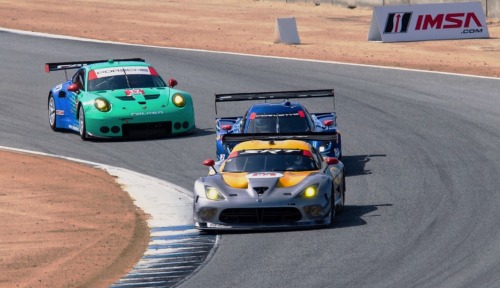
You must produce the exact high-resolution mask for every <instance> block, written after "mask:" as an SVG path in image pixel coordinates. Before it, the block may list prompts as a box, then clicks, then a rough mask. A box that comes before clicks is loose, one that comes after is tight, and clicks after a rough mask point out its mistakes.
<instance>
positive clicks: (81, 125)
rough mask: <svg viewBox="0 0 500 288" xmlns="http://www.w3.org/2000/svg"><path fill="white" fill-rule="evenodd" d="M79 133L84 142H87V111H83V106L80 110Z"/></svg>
mask: <svg viewBox="0 0 500 288" xmlns="http://www.w3.org/2000/svg"><path fill="white" fill-rule="evenodd" d="M78 124H79V127H78V132H79V134H80V137H81V138H82V140H83V141H85V140H87V139H88V137H87V129H86V127H85V111H83V106H82V105H80V108H78Z"/></svg>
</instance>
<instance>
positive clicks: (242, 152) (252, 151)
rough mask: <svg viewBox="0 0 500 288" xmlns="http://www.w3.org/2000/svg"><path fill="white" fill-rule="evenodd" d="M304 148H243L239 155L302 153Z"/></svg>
mask: <svg viewBox="0 0 500 288" xmlns="http://www.w3.org/2000/svg"><path fill="white" fill-rule="evenodd" d="M302 153H303V152H302V150H295V149H294V150H283V149H269V150H264V149H263V150H243V151H239V155H247V154H297V155H302Z"/></svg>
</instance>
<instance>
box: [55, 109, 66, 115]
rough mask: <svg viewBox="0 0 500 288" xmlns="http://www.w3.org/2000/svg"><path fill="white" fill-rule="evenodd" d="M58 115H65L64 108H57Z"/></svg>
mask: <svg viewBox="0 0 500 288" xmlns="http://www.w3.org/2000/svg"><path fill="white" fill-rule="evenodd" d="M56 115H60V116H62V115H64V110H56Z"/></svg>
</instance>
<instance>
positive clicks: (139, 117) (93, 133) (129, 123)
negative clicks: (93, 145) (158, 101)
mask: <svg viewBox="0 0 500 288" xmlns="http://www.w3.org/2000/svg"><path fill="white" fill-rule="evenodd" d="M85 126H86V130H87V133H88V134H89V136H90V137H95V138H142V137H163V136H170V135H177V134H184V133H188V132H190V131H192V130H193V129H194V128H195V119H194V111H193V109H192V107H191V108H189V107H185V108H183V109H175V110H170V111H169V110H164V111H161V110H159V111H155V112H142V111H140V112H137V113H103V112H99V111H95V110H94V111H90V112H88V113H86V114H85Z"/></svg>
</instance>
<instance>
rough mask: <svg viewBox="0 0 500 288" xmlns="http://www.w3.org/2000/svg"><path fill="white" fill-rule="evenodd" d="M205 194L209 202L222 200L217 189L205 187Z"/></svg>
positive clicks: (222, 197)
mask: <svg viewBox="0 0 500 288" xmlns="http://www.w3.org/2000/svg"><path fill="white" fill-rule="evenodd" d="M205 194H206V195H207V198H208V199H210V200H214V201H221V200H224V199H225V198H224V196H222V194H221V193H220V192H219V190H217V188H214V187H209V186H207V187H205Z"/></svg>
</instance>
